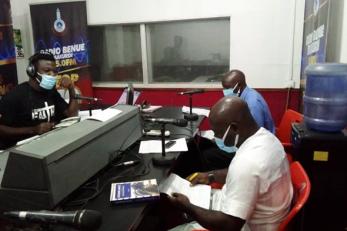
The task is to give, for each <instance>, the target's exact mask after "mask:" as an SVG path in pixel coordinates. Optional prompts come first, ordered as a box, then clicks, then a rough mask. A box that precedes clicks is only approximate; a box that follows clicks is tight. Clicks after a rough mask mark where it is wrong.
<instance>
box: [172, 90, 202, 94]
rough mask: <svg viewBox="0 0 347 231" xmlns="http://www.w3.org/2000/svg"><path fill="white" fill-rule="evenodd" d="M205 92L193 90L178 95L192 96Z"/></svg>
mask: <svg viewBox="0 0 347 231" xmlns="http://www.w3.org/2000/svg"><path fill="white" fill-rule="evenodd" d="M203 92H205V90H204V89H194V90H190V91H182V92H179V93H178V94H179V95H192V94H197V93H203Z"/></svg>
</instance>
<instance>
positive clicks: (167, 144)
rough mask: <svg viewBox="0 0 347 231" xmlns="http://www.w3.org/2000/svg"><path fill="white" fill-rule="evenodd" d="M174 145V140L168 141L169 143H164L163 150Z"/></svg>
mask: <svg viewBox="0 0 347 231" xmlns="http://www.w3.org/2000/svg"><path fill="white" fill-rule="evenodd" d="M175 143H176V141H175V140H170V141H169V142H167V143H165V148H171V147H172V146H173V145H174V144H175Z"/></svg>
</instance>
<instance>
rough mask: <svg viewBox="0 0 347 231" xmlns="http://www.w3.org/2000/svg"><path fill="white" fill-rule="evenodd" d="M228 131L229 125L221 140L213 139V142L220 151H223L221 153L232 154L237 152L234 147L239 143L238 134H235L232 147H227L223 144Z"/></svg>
mask: <svg viewBox="0 0 347 231" xmlns="http://www.w3.org/2000/svg"><path fill="white" fill-rule="evenodd" d="M229 130H230V125H229V127H228V128H227V130H226V131H225V133H224V135H223V138H222V139H221V138H218V137H214V140H215V142H216V144H217V146H218V148H219V149H221V150H223V151H225V152H227V153H233V152H236V151H237V147H236V145H237V143H238V142H239V134H236V136H235V141H234V145H233V146H227V145H225V143H224V142H225V139H226V137H227V135H228V132H229Z"/></svg>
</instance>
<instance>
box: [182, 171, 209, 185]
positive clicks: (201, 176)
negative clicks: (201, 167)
mask: <svg viewBox="0 0 347 231" xmlns="http://www.w3.org/2000/svg"><path fill="white" fill-rule="evenodd" d="M186 180H188V181H190V183H191V184H192V185H196V184H209V183H210V181H209V179H208V173H207V172H196V173H193V174H191V175H189V176H188V177H187V178H186Z"/></svg>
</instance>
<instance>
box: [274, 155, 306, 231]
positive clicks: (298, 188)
mask: <svg viewBox="0 0 347 231" xmlns="http://www.w3.org/2000/svg"><path fill="white" fill-rule="evenodd" d="M290 174H291V178H292V183H293V189H294V198H293V207H292V208H291V210H290V211H289V213H288V215H287V216H286V218H285V219H284V220H283V221H282V222H281V224H280V226H279V228H278V230H279V231H285V230H287V228H288V224H289V223H290V221H292V220H293V218H294V217H295V215H296V214H297V213H298V212H299V210H300V209H301V208H302V207H303V206H304V204H305V203H306V201H307V199H308V196H309V195H310V191H311V182H310V179H309V178H308V176H307V174H306V172H305V169H304V168H303V167H302V165H301V164H300V163H299V162H298V161H295V162H293V163H291V164H290Z"/></svg>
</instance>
